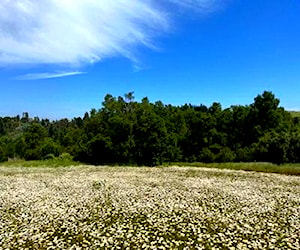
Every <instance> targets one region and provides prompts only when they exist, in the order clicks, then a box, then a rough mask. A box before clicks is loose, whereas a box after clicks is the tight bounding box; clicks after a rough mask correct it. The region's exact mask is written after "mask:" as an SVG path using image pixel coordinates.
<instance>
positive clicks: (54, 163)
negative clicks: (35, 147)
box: [0, 158, 82, 167]
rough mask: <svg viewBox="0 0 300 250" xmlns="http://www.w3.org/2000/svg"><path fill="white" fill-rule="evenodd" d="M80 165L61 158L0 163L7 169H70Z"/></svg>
mask: <svg viewBox="0 0 300 250" xmlns="http://www.w3.org/2000/svg"><path fill="white" fill-rule="evenodd" d="M80 164H81V163H78V162H75V161H72V160H70V159H59V158H55V159H49V160H41V161H25V160H11V161H7V162H1V163H0V165H1V166H6V167H69V166H78V165H80ZM81 165H82V164H81Z"/></svg>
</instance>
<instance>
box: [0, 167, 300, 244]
mask: <svg viewBox="0 0 300 250" xmlns="http://www.w3.org/2000/svg"><path fill="white" fill-rule="evenodd" d="M299 237H300V177H299V176H289V175H281V174H271V173H257V172H246V171H241V170H224V169H209V168H195V167H159V168H143V167H141V168H133V167H94V166H76V167H56V168H50V167H26V168H24V167H8V166H6V167H0V249H25V248H27V249H87V248H88V249H213V248H215V249H300V243H299Z"/></svg>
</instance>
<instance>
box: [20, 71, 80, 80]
mask: <svg viewBox="0 0 300 250" xmlns="http://www.w3.org/2000/svg"><path fill="white" fill-rule="evenodd" d="M81 74H85V72H80V71H74V72H59V73H49V72H44V73H30V74H26V75H21V76H18V77H17V79H18V80H39V79H51V78H60V77H66V76H75V75H81Z"/></svg>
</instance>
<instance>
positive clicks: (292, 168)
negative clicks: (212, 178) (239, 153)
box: [170, 162, 300, 175]
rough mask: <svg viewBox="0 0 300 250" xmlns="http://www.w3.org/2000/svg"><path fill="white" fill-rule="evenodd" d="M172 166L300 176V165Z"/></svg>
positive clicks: (208, 164) (230, 163)
mask: <svg viewBox="0 0 300 250" xmlns="http://www.w3.org/2000/svg"><path fill="white" fill-rule="evenodd" d="M170 165H177V166H191V167H204V168H218V169H232V170H245V171H255V172H264V173H278V174H286V175H300V164H291V163H289V164H288V163H287V164H283V165H276V164H272V163H268V162H249V163H248V162H247V163H246V162H239V163H235V162H228V163H202V162H190V163H186V162H179V163H178V162H177V163H172V164H170Z"/></svg>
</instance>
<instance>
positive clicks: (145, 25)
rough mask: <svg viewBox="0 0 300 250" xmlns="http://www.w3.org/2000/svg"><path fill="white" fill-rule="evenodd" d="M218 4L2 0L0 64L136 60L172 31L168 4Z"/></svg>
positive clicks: (205, 3) (199, 0)
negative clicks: (138, 51)
mask: <svg viewBox="0 0 300 250" xmlns="http://www.w3.org/2000/svg"><path fill="white" fill-rule="evenodd" d="M216 1H217V0H38V1H37V0H1V4H0V13H1V14H0V66H1V65H2V66H3V65H15V64H24V63H25V64H28V63H29V64H40V63H45V64H71V65H81V64H86V63H93V62H97V61H99V60H101V59H102V58H106V57H112V56H124V57H127V58H129V59H131V60H133V61H135V60H136V58H135V56H134V52H133V51H134V48H135V46H137V45H143V46H148V47H155V46H154V45H153V38H154V37H155V36H156V35H157V34H159V33H160V32H167V31H168V30H169V28H170V14H167V13H168V11H167V9H166V6H167V5H168V4H170V3H172V4H175V5H176V6H179V7H188V8H197V9H199V8H200V9H201V8H202V9H203V10H205V11H208V10H210V9H212V7H213V5H215V2H216ZM218 1H220V0H218Z"/></svg>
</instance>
